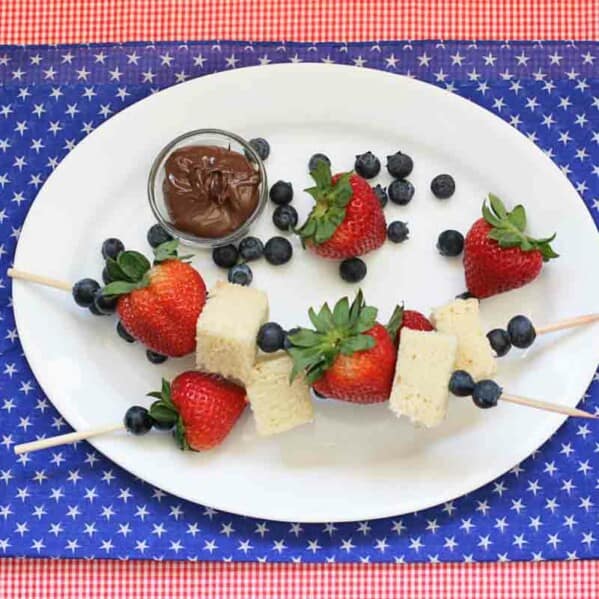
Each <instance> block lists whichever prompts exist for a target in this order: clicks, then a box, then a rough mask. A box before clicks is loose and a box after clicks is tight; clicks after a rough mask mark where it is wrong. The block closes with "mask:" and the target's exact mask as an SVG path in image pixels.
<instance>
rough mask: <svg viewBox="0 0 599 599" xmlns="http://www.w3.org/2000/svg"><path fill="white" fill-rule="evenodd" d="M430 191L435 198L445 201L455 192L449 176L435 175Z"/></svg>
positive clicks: (453, 182)
mask: <svg viewBox="0 0 599 599" xmlns="http://www.w3.org/2000/svg"><path fill="white" fill-rule="evenodd" d="M431 191H432V192H433V195H434V196H435V197H436V198H439V199H440V200H446V199H447V198H450V197H451V196H452V195H453V192H454V191H455V181H454V180H453V177H452V176H451V175H437V176H436V177H435V178H434V179H433V180H432V181H431Z"/></svg>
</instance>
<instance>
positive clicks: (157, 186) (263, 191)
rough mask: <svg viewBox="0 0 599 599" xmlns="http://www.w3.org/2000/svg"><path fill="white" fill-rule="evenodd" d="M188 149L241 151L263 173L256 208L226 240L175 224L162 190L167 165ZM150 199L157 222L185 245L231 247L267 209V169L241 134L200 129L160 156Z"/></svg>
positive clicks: (151, 179) (181, 137)
mask: <svg viewBox="0 0 599 599" xmlns="http://www.w3.org/2000/svg"><path fill="white" fill-rule="evenodd" d="M186 146H219V147H223V148H228V149H231V150H233V151H235V152H239V153H240V154H245V156H246V158H247V159H248V160H249V161H250V162H251V163H252V164H253V165H254V166H255V168H256V171H257V172H258V173H259V174H260V184H259V186H258V204H257V205H256V209H255V210H254V212H252V214H251V215H250V216H249V218H248V219H247V220H246V221H245V222H244V223H243V224H242V225H241V226H240V227H239V228H237V229H235V231H233V232H231V233H229V234H227V235H225V236H224V237H198V236H196V235H194V234H193V233H189V232H188V231H181V230H179V229H177V228H176V227H175V226H174V225H173V223H172V222H171V218H170V215H169V213H168V209H167V206H166V202H165V199H164V192H163V189H162V185H163V183H164V179H165V172H164V165H165V163H166V161H167V159H168V157H169V156H170V155H171V153H172V152H174V151H175V150H178V149H179V148H183V147H186ZM148 199H149V202H150V208H151V210H152V212H153V213H154V216H155V217H156V220H157V221H158V222H159V223H160V224H161V225H162V226H163V227H164V228H165V229H166V230H167V231H168V232H169V233H170V234H171V235H172V236H173V237H175V238H177V239H179V241H181V243H184V244H185V245H189V246H192V247H195V248H213V247H218V246H221V245H227V244H229V243H233V242H235V241H237V240H239V239H240V238H242V237H243V236H244V235H245V234H246V233H247V231H248V230H249V229H250V227H251V226H252V224H253V223H254V222H255V221H256V220H257V219H258V217H259V216H260V214H261V213H262V211H263V210H264V206H265V205H266V202H267V201H268V181H267V178H266V170H265V168H264V164H263V162H262V160H261V159H260V157H259V156H258V154H257V153H256V151H255V150H254V148H252V147H251V146H250V145H249V143H248V142H247V141H245V139H243V138H242V137H240V136H239V135H236V134H235V133H231V132H229V131H223V130H221V129H197V130H195V131H189V132H188V133H184V134H183V135H179V137H176V138H175V139H173V141H171V142H170V143H168V144H167V145H166V146H164V148H162V150H161V151H160V152H159V153H158V156H157V157H156V159H155V160H154V163H153V164H152V168H151V169H150V175H149V177H148Z"/></svg>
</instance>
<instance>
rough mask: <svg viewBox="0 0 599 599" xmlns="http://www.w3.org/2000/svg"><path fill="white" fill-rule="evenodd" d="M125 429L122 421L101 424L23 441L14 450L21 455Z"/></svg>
mask: <svg viewBox="0 0 599 599" xmlns="http://www.w3.org/2000/svg"><path fill="white" fill-rule="evenodd" d="M124 430H125V426H124V425H123V424H122V423H120V424H112V425H110V426H100V427H98V428H92V429H88V430H86V431H76V432H74V433H66V434H65V435H58V436H56V437H49V438H48V439H39V440H38V441H30V442H29V443H21V444H20V445H15V446H14V452H15V453H16V454H17V455H20V454H22V453H30V452H32V451H38V450H39V449H47V448H48V447H56V446H57V445H66V444H68V443H75V442H76V441H83V440H85V439H89V438H90V437H96V436H97V435H105V434H106V433H114V432H116V431H124Z"/></svg>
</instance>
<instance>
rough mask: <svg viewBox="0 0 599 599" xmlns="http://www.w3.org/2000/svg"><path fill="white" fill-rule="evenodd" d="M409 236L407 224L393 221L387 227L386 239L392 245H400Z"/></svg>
mask: <svg viewBox="0 0 599 599" xmlns="http://www.w3.org/2000/svg"><path fill="white" fill-rule="evenodd" d="M409 235H410V229H408V224H407V223H404V222H402V221H400V220H394V221H393V222H392V223H390V224H389V226H388V227H387V237H388V238H389V241H392V242H393V243H401V242H402V241H405V240H406V239H407V238H408V237H409Z"/></svg>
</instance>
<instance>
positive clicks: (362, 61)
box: [353, 56, 368, 67]
mask: <svg viewBox="0 0 599 599" xmlns="http://www.w3.org/2000/svg"><path fill="white" fill-rule="evenodd" d="M353 61H354V66H356V67H363V66H364V65H365V64H366V63H367V62H368V61H367V60H366V59H365V58H362V56H358V58H354V59H353Z"/></svg>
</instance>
